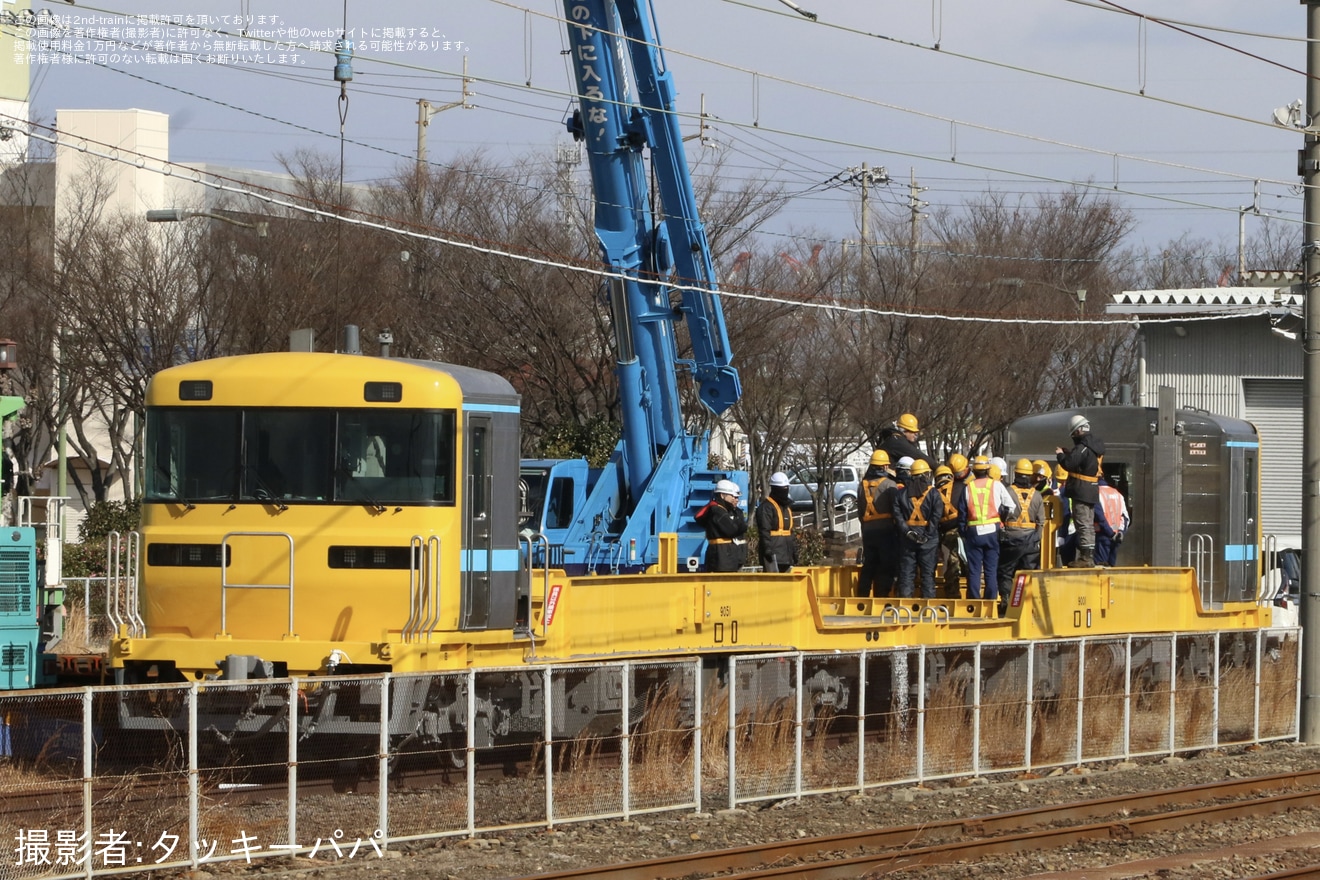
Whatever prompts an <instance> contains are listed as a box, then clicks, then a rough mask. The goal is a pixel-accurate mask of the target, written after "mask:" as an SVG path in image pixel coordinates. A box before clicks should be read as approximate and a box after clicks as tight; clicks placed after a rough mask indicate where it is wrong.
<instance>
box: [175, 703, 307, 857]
mask: <svg viewBox="0 0 1320 880" xmlns="http://www.w3.org/2000/svg"><path fill="white" fill-rule="evenodd" d="M196 687H197V684H196V682H194V683H193V692H194V693H196ZM286 706H287V710H288V725H289V730H288V736H287V738H286V743H287V746H288V748H287V752H286V755H285V757H286V758H287V759H288V762H289V765H288V784H289V791H288V804H289V815H288V822H287V830H288V833H289V846H290V847H296V846H297V845H298V679H296V678H292V679H289V693H288V698H287V704H286ZM294 852H296V850H290V852H289V854H290V855H293V853H294Z"/></svg>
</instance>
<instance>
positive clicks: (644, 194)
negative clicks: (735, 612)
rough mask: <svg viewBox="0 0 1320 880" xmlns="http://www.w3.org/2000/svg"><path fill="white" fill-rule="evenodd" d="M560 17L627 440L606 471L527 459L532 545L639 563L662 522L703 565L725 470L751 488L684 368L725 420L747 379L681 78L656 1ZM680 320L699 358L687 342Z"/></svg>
mask: <svg viewBox="0 0 1320 880" xmlns="http://www.w3.org/2000/svg"><path fill="white" fill-rule="evenodd" d="M564 17H565V23H566V25H567V28H568V36H569V44H570V46H569V49H568V54H569V57H570V63H571V66H572V70H573V77H574V81H575V85H576V88H577V92H578V107H577V108H576V109H575V110H574V112H573V114H572V117H571V119H570V120H569V122H568V129H569V131H570V132H571V133H572V135H573V137H574V138H576V139H577V140H579V141H581V142H582V143H583V144H584V145H585V147H586V154H587V162H588V166H589V169H590V174H591V185H592V192H593V195H594V209H595V231H596V243H597V245H598V247H599V250H600V257H601V262H602V264H603V267H604V269H603V272H602V273H601V283H602V286H603V287H604V289H605V296H606V299H607V301H608V303H609V308H610V317H611V322H612V325H613V331H614V345H615V349H616V357H617V364H616V375H617V377H618V383H619V397H620V408H621V411H622V422H623V432H622V433H623V436H622V438H621V439H620V440H619V443H618V445H617V446H616V447H615V449H614V451H613V453H612V454H611V455H610V458H609V461H608V462H607V463H606V464H605V465H604V467H600V468H593V467H590V466H589V465H588V463H587V462H586V460H585V459H566V460H544V459H541V460H525V461H523V462H522V467H521V473H522V487H523V495H524V499H525V502H524V505H523V507H524V522H523V525H524V530H525V531H526V532H527V533H528V534H535V535H538V538H539V536H542V535H543V536H544V538H545V540H544V541H540V540H538V541H537V542H535V543H534V548H535V549H534V551H533V552H534V553H535V554H537V556H538V558H537V560H536V562H537V563H538V564H544V563H547V562H548V564H549V565H550V566H552V567H554V568H562V569H563V570H564V571H566V572H568V573H570V574H580V573H586V572H610V573H628V572H635V571H642V570H644V569H646V568H647V567H649V566H651V565H654V564H655V563H656V561H657V559H658V557H659V552H660V551H659V536H660V535H661V534H663V533H674V534H677V535H678V556H679V559H680V560H685V561H686V564H687V566H688V567H689V568H690V569H693V570H695V569H696V568H697V566H698V564H699V560H700V559H701V556H702V553H703V551H704V549H705V543H706V541H705V535H704V533H703V531H702V529H701V528H700V526H698V525H697V523H696V520H695V518H694V517H695V514H696V512H697V511H698V510H700V509H701V507H702V506H704V505H705V504H706V503H707V501H708V500H709V499H710V497H711V491H712V489H713V488H714V486H715V484H716V482H717V481H719V480H721V479H732V480H733V481H734V482H735V483H737V484H738V485H739V487H740V489H741V490H742V496H743V497H744V498H746V495H747V491H746V490H747V474H746V473H745V472H739V471H727V470H719V469H714V468H711V467H710V466H709V464H710V463H709V433H708V432H706V431H697V430H692V429H691V428H690V427H689V425H688V423H687V421H685V418H684V413H683V409H682V405H681V404H682V400H681V394H680V381H679V379H680V375H681V374H682V373H683V372H687V373H688V374H689V375H690V376H691V379H692V382H693V383H694V386H695V389H696V396H697V398H698V399H699V400H700V401H701V404H702V405H703V406H704V407H705V408H706V409H707V410H709V412H710V413H711V414H713V415H715V416H718V415H720V414H721V413H723V412H725V411H726V410H727V409H728V408H729V407H731V406H733V405H734V404H735V403H736V402H737V401H738V398H739V397H740V395H741V393H742V389H741V385H740V383H739V379H738V371H737V370H736V369H735V368H734V367H733V366H732V365H731V358H730V351H729V338H728V332H727V329H726V327H725V323H724V313H723V310H722V308H721V305H720V297H719V289H718V285H717V283H716V278H715V266H714V261H713V259H712V256H711V250H710V244H709V242H708V241H707V237H706V230H705V227H704V225H703V224H702V222H701V219H700V217H699V216H698V211H697V200H696V196H695V193H694V190H693V185H692V178H691V174H690V172H689V169H688V165H687V159H686V157H685V154H684V148H683V137H682V134H681V132H680V129H679V124H678V114H677V112H676V109H675V92H674V85H673V79H672V76H671V74H670V71H669V69H668V67H667V66H666V65H665V63H664V57H663V54H662V51H661V47H660V41H659V38H658V35H657V30H656V26H655V22H654V20H653V18H652V9H651V5H650V3H649V2H644V0H565V2H564ZM634 88H635V94H634ZM648 158H649V172H648V162H647V160H648ZM648 175H649V176H650V177H651V178H652V179H654V181H655V188H656V193H655V195H657V196H658V204H659V211H658V212H653V211H652V208H651V203H652V193H651V192H650V190H649V189H648ZM680 321H681V322H684V323H686V325H687V331H688V338H689V339H690V342H691V348H692V354H691V357H688V358H681V357H679V353H678V340H677V332H676V331H677V325H678V323H679V322H680Z"/></svg>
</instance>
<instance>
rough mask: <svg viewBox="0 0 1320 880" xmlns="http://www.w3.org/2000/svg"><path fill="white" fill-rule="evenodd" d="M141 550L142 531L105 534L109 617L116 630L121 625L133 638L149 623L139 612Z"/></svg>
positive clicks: (117, 630)
mask: <svg viewBox="0 0 1320 880" xmlns="http://www.w3.org/2000/svg"><path fill="white" fill-rule="evenodd" d="M141 552H142V534H141V533H140V532H136V531H134V532H129V533H128V534H127V535H125V534H123V533H121V532H110V533H109V534H108V535H106V543H105V569H106V600H107V601H106V616H107V617H109V618H110V624H111V626H112V627H113V628H114V631H115V632H116V633H117V632H119V631H120V630H121V629H122V630H123V631H124V633H125V634H126V635H127V636H129V637H130V638H136V637H142V636H145V635H146V634H147V625H146V623H145V621H143V619H142V617H141V615H140V614H139V613H138V589H137V587H138V571H139V558H140V556H141ZM125 560H127V561H125ZM121 593H122V595H123V607H122V608H121V607H120V595H121Z"/></svg>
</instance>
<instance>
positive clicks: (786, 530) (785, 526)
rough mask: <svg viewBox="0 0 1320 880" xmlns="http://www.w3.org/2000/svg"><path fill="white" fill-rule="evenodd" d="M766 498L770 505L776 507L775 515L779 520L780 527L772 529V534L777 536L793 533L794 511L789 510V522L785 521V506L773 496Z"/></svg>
mask: <svg viewBox="0 0 1320 880" xmlns="http://www.w3.org/2000/svg"><path fill="white" fill-rule="evenodd" d="M765 500H766V501H768V502H770V506H771V507H773V508H774V509H775V516H776V517H777V518H778V520H779V528H777V529H771V530H770V534H771V535H774V536H775V537H783V536H784V535H791V534H793V511H791V510H790V511H788V512H787V515H788V522H787V523H785V522H784V515H785V511H784V508H782V507H780V506H779V502H778V501H775V499H773V498H767V499H765Z"/></svg>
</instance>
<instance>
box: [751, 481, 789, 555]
mask: <svg viewBox="0 0 1320 880" xmlns="http://www.w3.org/2000/svg"><path fill="white" fill-rule="evenodd" d="M756 533H757V538H758V539H759V547H760V554H759V555H760V557H761V569H762V570H763V571H788V570H789V569H790V568H792V567H793V566H795V565H797V561H798V546H797V538H795V537H793V511H792V510H791V509H790V508H789V501H788V474H786V473H784V472H783V471H775V472H774V473H773V474H771V475H770V495H769V497H767V498H764V499H762V500H761V503H760V504H758V505H757V506H756Z"/></svg>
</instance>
